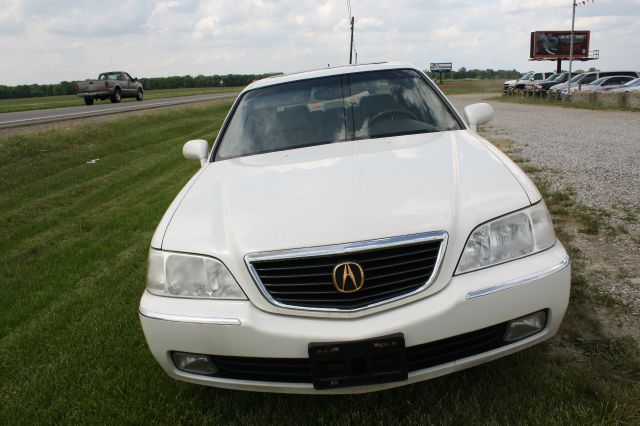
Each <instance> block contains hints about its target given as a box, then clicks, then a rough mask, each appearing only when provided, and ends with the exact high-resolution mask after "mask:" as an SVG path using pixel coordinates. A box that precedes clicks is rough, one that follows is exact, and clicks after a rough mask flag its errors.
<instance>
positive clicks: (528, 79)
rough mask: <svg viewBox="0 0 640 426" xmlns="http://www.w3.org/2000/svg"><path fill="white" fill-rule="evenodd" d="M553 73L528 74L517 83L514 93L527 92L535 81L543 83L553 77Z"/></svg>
mask: <svg viewBox="0 0 640 426" xmlns="http://www.w3.org/2000/svg"><path fill="white" fill-rule="evenodd" d="M553 74H554V73H552V72H531V73H527V74H525V75H524V76H523V78H521V79H520V80H518V81H516V84H515V86H514V88H513V90H512V93H521V92H522V91H524V90H525V87H526V85H527V84H529V83H532V82H534V81H542V80H544V79H546V78H549V77H551V76H552V75H553Z"/></svg>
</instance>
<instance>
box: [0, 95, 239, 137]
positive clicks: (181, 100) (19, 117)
mask: <svg viewBox="0 0 640 426" xmlns="http://www.w3.org/2000/svg"><path fill="white" fill-rule="evenodd" d="M236 96H238V92H233V93H232V92H230V93H216V94H210V95H195V96H180V97H175V98H164V99H153V100H146V99H145V100H144V101H142V102H122V103H119V104H112V103H109V102H100V101H99V102H97V103H95V104H93V105H91V106H87V105H80V106H77V107H67V108H54V109H39V110H33V111H20V112H6V113H3V114H0V129H1V128H7V127H20V126H31V125H34V124H42V123H52V122H57V121H65V120H76V119H79V118H85V117H95V116H98V115H107V114H119V113H123V112H130V111H139V110H144V109H151V108H162V107H168V106H174V105H185V104H192V103H196V102H206V101H211V100H215V99H227V98H228V99H232V98H235V97H236ZM78 102H79V103H81V102H82V99H80V98H78Z"/></svg>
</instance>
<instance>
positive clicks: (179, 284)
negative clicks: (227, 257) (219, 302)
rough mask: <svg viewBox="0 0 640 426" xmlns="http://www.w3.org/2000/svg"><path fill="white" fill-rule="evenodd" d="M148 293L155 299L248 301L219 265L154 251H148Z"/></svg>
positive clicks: (208, 259) (224, 269)
mask: <svg viewBox="0 0 640 426" xmlns="http://www.w3.org/2000/svg"><path fill="white" fill-rule="evenodd" d="M147 290H148V291H149V292H150V293H152V294H155V295H158V296H172V297H197V298H207V299H232V300H246V299H247V297H246V296H245V294H244V292H243V291H242V289H241V288H240V286H239V285H238V283H237V282H236V280H235V279H234V278H233V276H232V275H231V273H230V272H229V270H228V269H227V268H226V266H224V265H223V264H222V262H220V261H218V260H216V259H213V258H211V257H206V256H198V255H193V254H182V253H171V252H165V251H161V250H155V249H150V250H149V265H148V269H147Z"/></svg>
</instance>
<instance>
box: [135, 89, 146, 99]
mask: <svg viewBox="0 0 640 426" xmlns="http://www.w3.org/2000/svg"><path fill="white" fill-rule="evenodd" d="M143 99H144V92H143V91H142V89H138V94H137V95H136V101H141V100H143Z"/></svg>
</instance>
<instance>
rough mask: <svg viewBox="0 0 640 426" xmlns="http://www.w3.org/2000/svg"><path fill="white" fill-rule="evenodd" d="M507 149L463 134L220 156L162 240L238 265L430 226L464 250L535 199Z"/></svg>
mask: <svg viewBox="0 0 640 426" xmlns="http://www.w3.org/2000/svg"><path fill="white" fill-rule="evenodd" d="M500 155H501V154H500V153H499V152H496V151H495V148H493V147H489V146H488V145H487V142H485V141H483V140H481V139H480V138H479V137H478V136H476V135H475V134H474V133H472V132H470V131H467V130H460V131H448V132H439V133H430V134H420V135H410V136H398V137H393V138H381V139H371V140H364V141H352V142H345V143H334V144H327V145H319V146H313V147H307V148H301V149H293V150H287V151H280V152H274V153H267V154H260V155H253V156H247V157H241V158H236V159H230V160H224V161H219V162H214V163H210V164H208V165H207V166H206V167H205V168H204V169H202V170H201V172H200V173H199V175H198V176H197V177H195V178H194V179H193V180H192V182H191V184H190V187H189V188H188V189H185V190H183V192H182V193H181V195H179V196H178V198H177V199H176V201H175V202H174V204H173V207H172V208H170V209H169V211H168V212H167V214H166V215H165V219H164V220H163V223H164V224H166V229H162V228H164V227H163V226H162V223H161V226H160V227H159V229H158V231H157V232H156V236H155V237H154V240H155V241H156V242H158V241H157V240H159V239H160V238H161V236H163V238H162V239H161V241H162V242H161V248H162V249H164V250H170V251H181V252H190V253H202V254H209V255H212V256H216V257H218V258H221V259H224V261H225V262H231V263H233V262H234V261H238V260H239V259H238V258H242V257H243V256H244V255H245V254H247V253H252V252H261V251H271V250H280V249H291V248H300V247H311V246H321V245H328V244H339V243H344V242H355V241H363V240H369V239H377V238H384V237H391V236H399V235H409V234H414V233H421V232H429V231H447V232H448V234H449V247H450V248H453V247H456V250H461V248H462V245H463V244H464V241H466V238H467V237H468V235H469V233H470V232H471V230H472V229H473V228H474V227H476V226H477V225H479V224H480V223H482V222H485V221H486V220H489V219H491V218H494V217H496V216H499V215H502V214H504V213H507V212H510V211H513V210H516V209H519V208H522V207H525V206H527V205H529V204H530V200H529V198H528V197H527V193H526V192H525V190H524V189H523V186H522V184H521V182H520V181H519V180H518V179H516V177H515V176H514V173H515V174H516V175H517V172H514V170H513V169H512V168H513V164H511V165H509V166H508V167H507V165H505V164H506V162H509V160H505V158H501V157H500ZM516 169H517V168H516ZM518 170H519V169H518ZM152 245H153V243H152ZM452 245H453V246H452ZM229 257H232V258H234V259H228V258H229Z"/></svg>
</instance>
